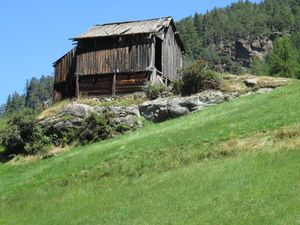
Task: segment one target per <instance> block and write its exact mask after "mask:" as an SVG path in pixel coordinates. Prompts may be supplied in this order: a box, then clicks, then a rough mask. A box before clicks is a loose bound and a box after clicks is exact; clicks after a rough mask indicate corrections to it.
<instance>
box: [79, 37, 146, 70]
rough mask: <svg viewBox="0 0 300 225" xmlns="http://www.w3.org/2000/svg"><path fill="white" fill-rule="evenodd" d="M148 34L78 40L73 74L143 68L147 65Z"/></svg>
mask: <svg viewBox="0 0 300 225" xmlns="http://www.w3.org/2000/svg"><path fill="white" fill-rule="evenodd" d="M150 57H151V45H150V40H149V39H148V35H128V36H119V37H105V38H96V39H95V38H94V39H84V40H80V41H79V43H78V53H77V65H76V73H77V74H79V75H95V74H113V73H115V72H118V73H126V72H138V71H145V70H146V69H147V68H148V67H149V64H150Z"/></svg>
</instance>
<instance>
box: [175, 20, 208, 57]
mask: <svg viewBox="0 0 300 225" xmlns="http://www.w3.org/2000/svg"><path fill="white" fill-rule="evenodd" d="M177 26H178V29H179V30H180V32H181V35H182V37H183V39H184V40H185V44H186V47H187V50H188V51H189V54H188V57H190V58H191V59H196V58H198V57H199V55H200V51H201V47H202V41H201V36H199V34H198V32H197V28H196V26H195V24H194V19H193V18H192V17H187V18H185V19H183V20H181V21H179V22H178V23H177Z"/></svg>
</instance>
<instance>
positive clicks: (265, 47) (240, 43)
mask: <svg viewBox="0 0 300 225" xmlns="http://www.w3.org/2000/svg"><path fill="white" fill-rule="evenodd" d="M284 35H286V34H285V33H281V32H274V33H272V34H271V35H269V36H258V37H256V38H255V39H252V38H250V37H248V38H244V39H238V40H236V41H235V42H232V43H228V44H224V43H222V44H220V45H219V46H218V48H217V49H218V52H219V53H220V55H222V56H229V57H230V58H231V60H232V61H234V62H238V63H240V64H241V65H242V66H243V67H249V66H250V64H251V58H252V57H254V56H255V57H256V58H258V59H259V60H264V59H265V58H266V56H267V55H268V54H269V52H270V51H272V50H273V43H274V40H275V39H276V38H277V37H282V36H284ZM215 67H216V68H215V69H217V70H220V71H226V70H227V68H226V65H216V66H215Z"/></svg>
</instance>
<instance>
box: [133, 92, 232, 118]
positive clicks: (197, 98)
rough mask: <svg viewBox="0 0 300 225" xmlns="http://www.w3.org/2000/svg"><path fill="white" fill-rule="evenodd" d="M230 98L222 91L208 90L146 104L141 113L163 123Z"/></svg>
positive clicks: (141, 108)
mask: <svg viewBox="0 0 300 225" xmlns="http://www.w3.org/2000/svg"><path fill="white" fill-rule="evenodd" d="M228 98H229V96H228V95H227V96H226V95H224V94H223V93H222V92H220V91H215V90H208V91H203V92H201V93H198V94H196V95H193V96H188V97H175V98H174V97H173V98H172V97H168V98H163V99H161V98H160V99H156V100H153V101H147V102H144V103H143V104H142V105H140V107H139V109H140V113H141V115H142V116H144V117H145V118H146V119H148V120H151V121H153V122H162V121H165V120H168V119H170V118H175V117H180V116H183V115H186V114H187V113H189V112H193V111H196V110H200V109H203V108H205V107H207V106H209V105H212V104H217V103H221V102H224V101H227V100H228Z"/></svg>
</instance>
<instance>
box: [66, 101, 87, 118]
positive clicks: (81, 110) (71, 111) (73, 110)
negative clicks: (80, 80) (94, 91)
mask: <svg viewBox="0 0 300 225" xmlns="http://www.w3.org/2000/svg"><path fill="white" fill-rule="evenodd" d="M91 111H93V110H92V107H91V106H88V105H85V104H78V103H72V104H69V105H67V106H65V107H64V108H63V110H62V112H60V113H62V114H67V115H72V116H75V117H80V118H86V117H87V116H88V115H89V114H90V112H91Z"/></svg>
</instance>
